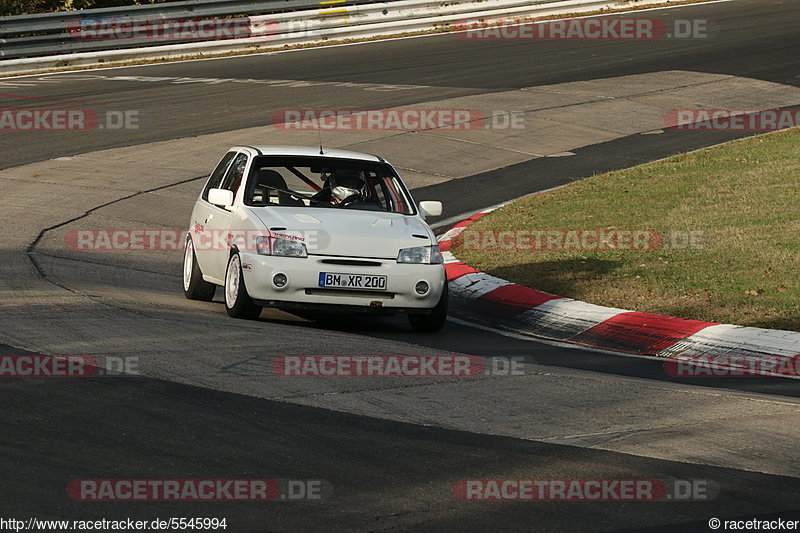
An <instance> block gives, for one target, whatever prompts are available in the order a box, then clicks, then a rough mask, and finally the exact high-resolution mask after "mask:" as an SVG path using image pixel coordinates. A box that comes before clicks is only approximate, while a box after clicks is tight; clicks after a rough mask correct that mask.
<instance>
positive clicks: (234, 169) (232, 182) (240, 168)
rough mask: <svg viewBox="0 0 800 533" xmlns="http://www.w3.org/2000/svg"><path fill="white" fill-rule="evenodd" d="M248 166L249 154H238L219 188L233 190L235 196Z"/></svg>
mask: <svg viewBox="0 0 800 533" xmlns="http://www.w3.org/2000/svg"><path fill="white" fill-rule="evenodd" d="M246 166H247V155H246V154H239V155H237V156H236V159H234V160H233V164H232V165H231V167H230V168H229V169H228V172H227V173H226V174H225V177H224V178H222V183H221V184H220V186H219V188H220V189H228V190H229V191H232V192H233V195H234V196H236V191H237V190H239V185H241V184H242V178H243V177H244V169H245V167H246Z"/></svg>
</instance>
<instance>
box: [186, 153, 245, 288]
mask: <svg viewBox="0 0 800 533" xmlns="http://www.w3.org/2000/svg"><path fill="white" fill-rule="evenodd" d="M237 153H238V152H237V151H236V150H233V151H230V152H228V153H227V154H225V156H224V157H223V158H222V159H221V160H220V162H219V163H218V164H217V166H216V167H215V168H214V171H213V172H212V173H211V176H209V178H208V181H207V182H206V185H205V187H203V192H202V194H201V195H200V198H198V199H197V202H195V205H194V209H193V210H192V219H191V225H190V228H189V231H190V232H191V233H192V235H193V240H194V253H195V257H196V258H197V264H198V265H199V266H200V271H201V272H203V274H205V275H211V261H212V259H211V255H212V252H213V240H212V236H211V234H210V233H208V232H206V231H205V226H206V222H207V221H208V219H209V215H211V210H212V209H213V207H214V206H212V205H211V204H210V203H208V191H210V190H211V189H215V188H218V187H219V185H220V183H221V182H222V178H223V177H224V176H225V173H226V172H227V170H228V168H229V167H230V165H231V162H232V161H233V158H234V157H236V154H237Z"/></svg>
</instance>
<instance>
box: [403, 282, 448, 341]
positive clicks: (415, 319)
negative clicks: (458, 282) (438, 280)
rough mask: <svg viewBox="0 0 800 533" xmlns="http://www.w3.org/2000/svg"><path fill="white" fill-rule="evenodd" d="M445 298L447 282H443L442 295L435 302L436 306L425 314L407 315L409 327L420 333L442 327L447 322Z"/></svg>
mask: <svg viewBox="0 0 800 533" xmlns="http://www.w3.org/2000/svg"><path fill="white" fill-rule="evenodd" d="M447 300H448V290H447V282H445V284H444V290H443V291H442V296H441V297H440V298H439V303H437V304H436V307H434V308H433V309H431V311H430V312H428V313H425V314H419V315H408V321H409V323H411V328H412V329H413V330H414V331H418V332H420V333H435V332H437V331H439V330H440V329H442V328H443V327H444V323H445V322H447Z"/></svg>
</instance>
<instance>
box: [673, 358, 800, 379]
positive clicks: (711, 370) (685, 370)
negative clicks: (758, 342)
mask: <svg viewBox="0 0 800 533" xmlns="http://www.w3.org/2000/svg"><path fill="white" fill-rule="evenodd" d="M663 366H664V371H665V372H666V373H667V374H669V375H670V376H672V377H681V378H742V377H783V378H797V377H800V356H797V355H761V354H718V355H680V356H676V357H670V358H669V359H667V360H665V361H664V365H663Z"/></svg>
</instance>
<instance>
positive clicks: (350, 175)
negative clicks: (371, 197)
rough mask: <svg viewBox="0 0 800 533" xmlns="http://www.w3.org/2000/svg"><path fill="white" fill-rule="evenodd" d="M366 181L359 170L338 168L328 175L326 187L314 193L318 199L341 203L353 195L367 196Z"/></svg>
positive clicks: (357, 196)
mask: <svg viewBox="0 0 800 533" xmlns="http://www.w3.org/2000/svg"><path fill="white" fill-rule="evenodd" d="M365 191H366V181H365V180H364V176H363V175H362V173H361V172H359V171H358V170H348V169H336V170H334V171H333V173H331V175H330V176H329V177H328V179H327V181H326V183H325V187H323V188H322V189H321V190H320V191H319V192H317V193H316V194H315V195H314V198H315V199H317V200H322V201H325V202H330V203H331V204H334V205H337V204H341V203H342V202H344V201H345V200H347V199H348V198H351V197H356V198H359V197H361V198H363V197H365Z"/></svg>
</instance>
